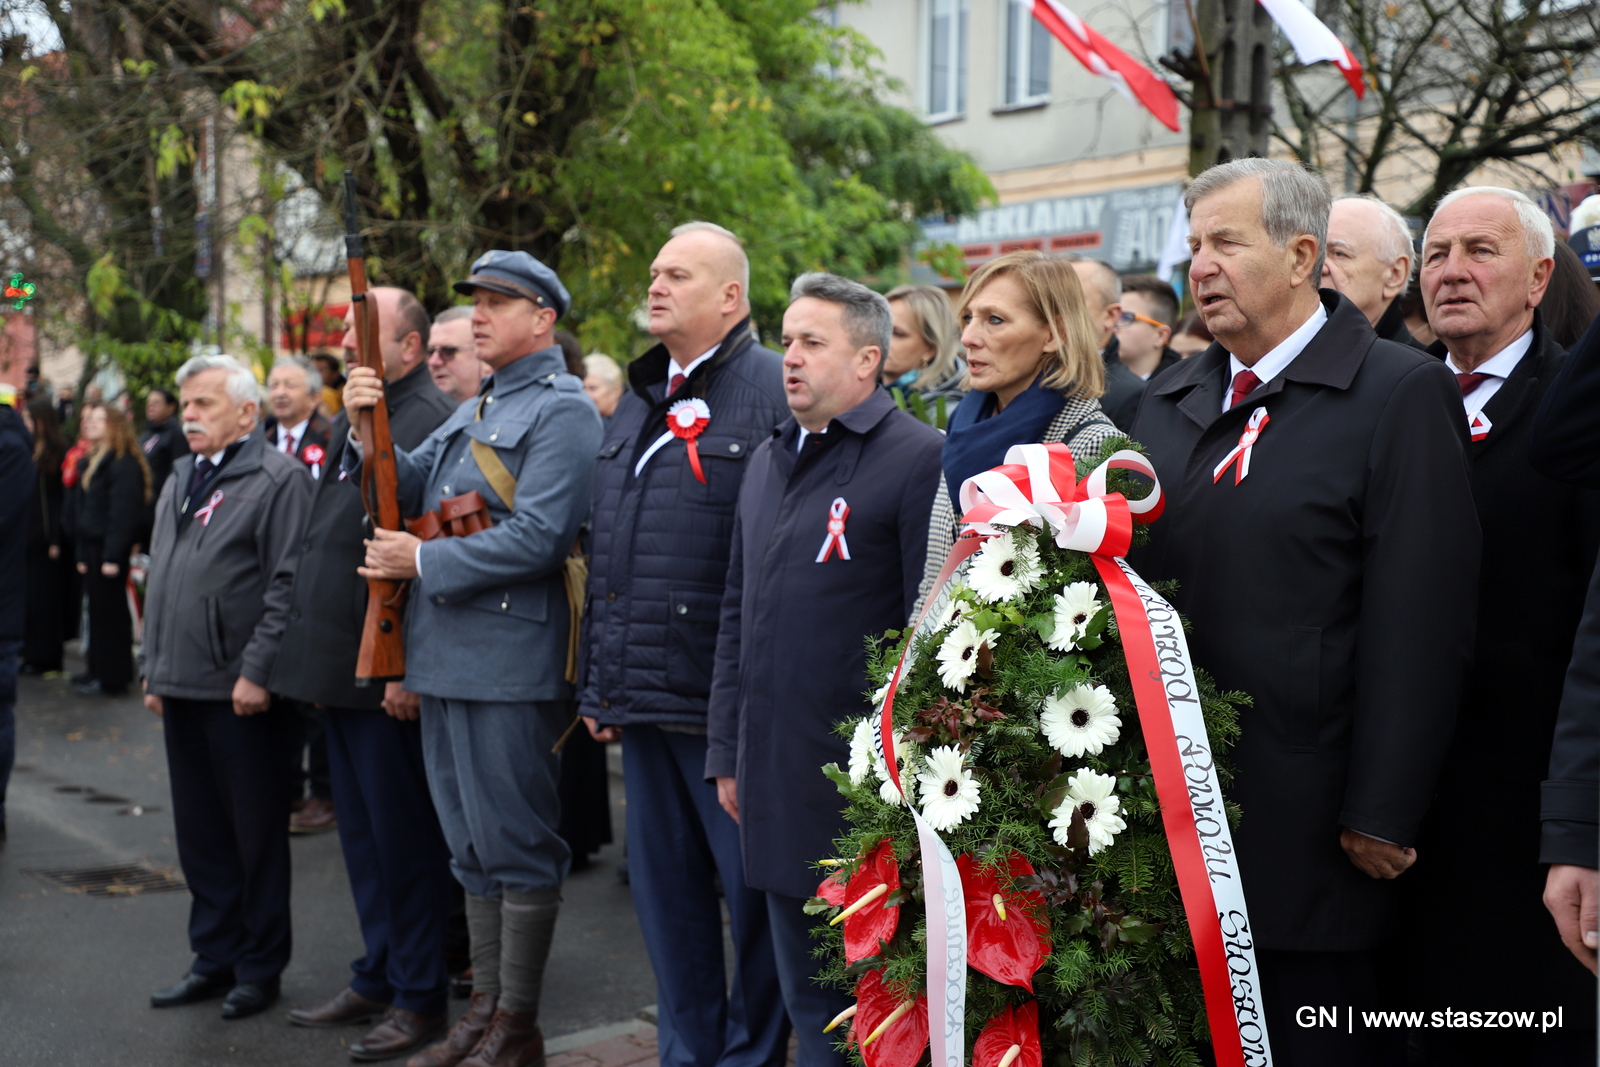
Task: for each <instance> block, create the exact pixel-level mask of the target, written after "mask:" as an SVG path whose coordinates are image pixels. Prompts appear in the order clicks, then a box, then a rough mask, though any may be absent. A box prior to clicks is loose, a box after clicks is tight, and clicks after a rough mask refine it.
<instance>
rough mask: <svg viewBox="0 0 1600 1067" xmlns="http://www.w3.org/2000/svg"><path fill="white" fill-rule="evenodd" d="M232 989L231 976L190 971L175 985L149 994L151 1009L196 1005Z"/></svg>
mask: <svg viewBox="0 0 1600 1067" xmlns="http://www.w3.org/2000/svg"><path fill="white" fill-rule="evenodd" d="M231 988H233V976H232V975H226V974H224V975H219V976H217V977H211V976H210V975H204V974H195V973H194V972H193V971H190V972H189V973H188V974H186V975H184V976H183V977H182V978H180V979H178V982H177V984H176V985H170V986H168V987H167V988H165V989H160V990H157V991H156V992H154V993H151V994H150V1006H151V1007H152V1008H176V1007H177V1006H178V1005H180V1004H198V1003H199V1002H200V1001H202V1000H210V999H211V998H212V997H220V996H222V994H224V993H226V992H227V991H228V990H229V989H231Z"/></svg>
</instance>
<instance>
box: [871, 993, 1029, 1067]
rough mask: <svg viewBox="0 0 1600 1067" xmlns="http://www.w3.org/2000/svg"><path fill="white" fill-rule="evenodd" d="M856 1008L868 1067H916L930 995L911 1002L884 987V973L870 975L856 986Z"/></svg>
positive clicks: (925, 1031) (925, 1039) (923, 1042)
mask: <svg viewBox="0 0 1600 1067" xmlns="http://www.w3.org/2000/svg"><path fill="white" fill-rule="evenodd" d="M856 1006H857V1007H856V1017H855V1020H854V1022H853V1024H852V1027H853V1029H854V1031H855V1038H856V1044H857V1046H858V1047H859V1049H860V1052H861V1059H862V1061H863V1062H864V1063H865V1064H866V1065H867V1067H916V1064H917V1061H918V1060H920V1059H921V1058H922V1053H923V1050H925V1049H926V1048H927V1047H928V994H927V993H925V992H923V993H918V994H917V998H916V1000H910V999H908V998H907V997H904V996H902V995H901V994H899V993H897V992H895V991H894V990H891V989H890V988H889V987H887V986H885V985H884V984H883V973H882V972H881V971H868V972H867V973H866V974H864V975H862V976H861V981H860V982H857V983H856ZM885 1023H888V1025H887V1026H885V1025H884V1024H885ZM1037 1028H1038V1027H1037V1023H1036V1024H1035V1029H1037ZM1038 1040H1039V1039H1038V1038H1037V1037H1035V1038H1034V1044H1035V1046H1037V1044H1038ZM1034 1067H1038V1064H1035V1065H1034Z"/></svg>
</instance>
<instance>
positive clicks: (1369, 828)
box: [1133, 159, 1478, 1067]
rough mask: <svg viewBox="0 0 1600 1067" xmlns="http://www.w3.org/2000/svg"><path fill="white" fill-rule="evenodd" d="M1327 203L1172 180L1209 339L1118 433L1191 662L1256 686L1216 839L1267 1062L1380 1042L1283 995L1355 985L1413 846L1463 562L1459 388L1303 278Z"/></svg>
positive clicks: (1444, 693) (1339, 1061)
mask: <svg viewBox="0 0 1600 1067" xmlns="http://www.w3.org/2000/svg"><path fill="white" fill-rule="evenodd" d="M1329 200H1330V197H1329V193H1328V190H1327V186H1326V184H1325V183H1324V182H1323V181H1322V179H1321V178H1319V177H1315V176H1313V175H1311V174H1308V173H1307V172H1306V171H1304V170H1302V169H1300V168H1299V167H1298V166H1297V165H1295V164H1292V163H1287V162H1279V161H1268V160H1263V159H1241V160H1235V161H1233V162H1230V163H1226V164H1223V165H1221V166H1218V167H1214V168H1212V169H1211V170H1209V171H1207V172H1206V173H1204V174H1202V175H1201V176H1200V177H1199V178H1197V179H1195V182H1194V184H1192V185H1191V186H1190V187H1189V190H1188V192H1187V194H1186V197H1185V203H1186V206H1187V207H1188V210H1189V213H1190V228H1191V234H1190V238H1189V246H1190V248H1191V249H1192V250H1193V252H1194V258H1193V261H1192V263H1191V266H1190V270H1189V278H1190V281H1191V283H1192V284H1193V287H1194V293H1195V298H1196V301H1197V303H1198V305H1199V308H1200V312H1201V315H1202V316H1203V317H1204V318H1205V322H1206V326H1207V328H1208V329H1210V330H1211V332H1212V334H1213V335H1214V336H1215V337H1216V338H1217V343H1216V344H1213V345H1212V346H1211V347H1210V348H1209V349H1207V350H1206V351H1205V352H1203V353H1201V354H1200V355H1198V356H1195V357H1193V358H1191V359H1189V360H1186V361H1185V362H1184V364H1183V365H1182V366H1180V367H1177V368H1175V369H1174V370H1172V371H1169V372H1168V373H1167V374H1164V375H1162V377H1161V378H1160V379H1159V380H1158V381H1156V382H1154V383H1152V384H1151V386H1150V392H1149V393H1148V394H1147V395H1146V397H1145V401H1144V404H1143V406H1142V407H1141V408H1140V412H1139V420H1138V423H1137V425H1136V426H1135V428H1134V438H1135V439H1136V440H1138V441H1140V442H1142V443H1143V444H1144V445H1145V446H1146V447H1147V448H1148V449H1149V452H1150V456H1151V458H1152V460H1153V461H1154V463H1155V468H1156V473H1157V475H1158V477H1159V478H1160V479H1161V484H1162V488H1163V490H1164V492H1165V493H1166V501H1167V506H1166V514H1165V517H1163V518H1162V520H1161V521H1160V522H1158V523H1156V524H1155V525H1154V526H1152V527H1151V530H1152V536H1151V541H1150V544H1149V546H1148V547H1147V549H1146V550H1145V551H1143V552H1142V553H1139V554H1138V555H1137V556H1136V558H1135V559H1134V561H1133V562H1134V565H1135V566H1136V567H1137V568H1138V570H1139V572H1140V573H1141V574H1143V575H1144V576H1145V577H1146V578H1147V579H1150V580H1174V579H1175V580H1176V581H1177V583H1178V587H1177V590H1176V592H1175V593H1174V595H1173V602H1174V603H1175V604H1176V605H1177V607H1178V608H1179V609H1180V610H1181V611H1183V612H1185V613H1186V614H1187V616H1188V618H1189V619H1190V621H1191V622H1192V623H1193V626H1194V638H1193V644H1192V647H1193V649H1194V655H1195V662H1196V663H1198V664H1200V665H1202V666H1203V667H1204V668H1205V669H1206V670H1208V671H1210V672H1212V674H1213V675H1214V676H1215V678H1216V680H1217V684H1218V685H1219V686H1220V687H1221V688H1223V689H1225V690H1233V689H1237V690H1243V691H1245V692H1247V693H1249V694H1250V695H1251V696H1252V697H1253V698H1254V701H1255V702H1254V705H1253V706H1252V707H1251V708H1250V709H1249V710H1247V711H1246V712H1245V714H1244V715H1243V716H1242V722H1241V725H1242V727H1243V732H1242V734H1241V736H1240V739H1239V743H1238V745H1237V747H1236V748H1235V749H1234V752H1233V758H1234V763H1235V766H1236V768H1237V772H1238V773H1237V778H1236V779H1235V785H1234V788H1233V799H1234V800H1236V801H1237V802H1238V803H1239V804H1240V806H1241V807H1242V809H1243V819H1242V821H1241V823H1240V825H1239V831H1238V835H1237V837H1236V838H1235V841H1236V843H1237V847H1238V849H1239V859H1240V866H1241V870H1242V872H1243V878H1244V890H1245V894H1246V898H1247V899H1248V901H1249V905H1250V918H1251V923H1252V930H1251V933H1252V934H1253V936H1254V941H1255V946H1256V949H1257V953H1258V955H1257V959H1258V962H1259V965H1260V968H1261V995H1262V1000H1263V1002H1264V1006H1265V1011H1266V1015H1267V1025H1268V1032H1269V1034H1270V1037H1271V1041H1272V1048H1273V1055H1274V1062H1275V1063H1277V1064H1279V1065H1280V1067H1305V1065H1308V1064H1314V1065H1321V1064H1327V1065H1330V1067H1333V1065H1339V1067H1350V1065H1354V1064H1365V1063H1369V1062H1382V1061H1383V1059H1384V1058H1386V1057H1388V1056H1392V1055H1393V1054H1395V1053H1396V1052H1397V1051H1398V1050H1397V1049H1396V1048H1394V1047H1392V1046H1393V1045H1394V1044H1396V1043H1397V1036H1398V1035H1396V1034H1395V1033H1393V1032H1376V1033H1374V1034H1370V1035H1369V1034H1364V1033H1363V1032H1362V1031H1360V1030H1359V1029H1358V1030H1356V1031H1355V1032H1354V1033H1347V1032H1345V1031H1339V1032H1337V1033H1336V1032H1334V1031H1332V1030H1328V1029H1304V1028H1302V1027H1300V1026H1298V1025H1296V1021H1295V1018H1294V1012H1295V1010H1296V1009H1298V1008H1300V1007H1302V1006H1304V1005H1312V1006H1317V1005H1324V1006H1331V1005H1335V1004H1338V1005H1344V1006H1346V1007H1353V1008H1354V1009H1355V1010H1356V1012H1357V1013H1359V1012H1360V1011H1361V1010H1362V1008H1363V1007H1372V1006H1374V1003H1375V999H1376V977H1375V969H1374V959H1373V954H1372V953H1373V949H1375V948H1376V947H1377V945H1378V942H1379V939H1380V933H1381V931H1382V928H1383V923H1384V917H1385V914H1384V913H1385V905H1386V902H1387V901H1388V899H1389V896H1390V890H1391V889H1392V886H1390V885H1389V884H1388V883H1387V881H1386V880H1387V879H1391V878H1394V877H1396V876H1397V875H1399V874H1401V873H1402V872H1403V871H1405V869H1406V868H1407V867H1409V866H1410V865H1411V864H1412V863H1413V862H1415V860H1416V852H1415V851H1414V850H1413V849H1412V848H1411V847H1410V846H1411V845H1412V843H1413V842H1414V840H1415V836H1416V832H1417V827H1418V825H1419V824H1420V822H1421V820H1422V816H1423V813H1424V812H1425V811H1426V809H1427V806H1428V802H1429V799H1430V797H1431V796H1432V792H1433V780H1434V777H1435V775H1436V773H1437V771H1438V767H1439V763H1440V761H1441V760H1442V759H1443V757H1444V754H1445V750H1446V748H1447V747H1448V745H1449V743H1450V731H1451V726H1452V723H1453V721H1454V718H1455V711H1456V703H1457V699H1458V696H1459V694H1460V689H1461V675H1462V671H1463V669H1464V668H1465V666H1466V661H1467V657H1468V655H1469V653H1470V652H1471V642H1472V612H1473V599H1474V593H1475V589H1474V588H1473V587H1472V585H1471V584H1470V583H1469V582H1467V581H1464V580H1463V576H1464V575H1471V574H1475V573H1476V572H1477V568H1478V521H1477V517H1476V515H1475V514H1474V513H1473V507H1472V491H1471V486H1470V485H1469V483H1468V480H1467V464H1466V454H1465V453H1466V448H1465V446H1466V433H1465V426H1464V421H1463V419H1462V417H1461V408H1460V402H1461V394H1460V391H1459V390H1458V389H1457V388H1456V385H1455V382H1454V381H1453V380H1452V379H1451V377H1450V375H1449V374H1448V372H1446V371H1445V369H1444V367H1443V366H1442V365H1440V363H1439V362H1438V361H1437V360H1433V359H1430V358H1428V357H1427V356H1425V355H1423V354H1422V353H1420V352H1417V351H1415V350H1413V349H1409V348H1405V347H1402V346H1400V345H1395V344H1391V343H1389V342H1387V341H1380V340H1378V338H1377V336H1376V335H1375V334H1374V333H1373V332H1372V326H1371V324H1370V323H1369V322H1368V321H1367V318H1366V316H1365V315H1363V314H1362V313H1361V312H1360V310H1359V309H1358V308H1357V307H1356V306H1355V305H1354V304H1352V303H1351V302H1350V301H1349V300H1347V299H1345V298H1344V297H1342V296H1340V295H1339V294H1338V293H1336V292H1333V291H1331V290H1323V291H1321V293H1320V294H1319V292H1318V290H1317V288H1316V280H1317V279H1318V278H1319V277H1320V276H1321V272H1322V271H1321V268H1322V263H1321V260H1322V248H1323V242H1324V240H1325V237H1326V232H1327V229H1326V227H1327V212H1328V204H1329ZM1441 936H1454V932H1448V933H1446V932H1441ZM1374 1046H1377V1047H1374ZM1384 1046H1388V1047H1384Z"/></svg>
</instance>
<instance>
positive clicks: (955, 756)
mask: <svg viewBox="0 0 1600 1067" xmlns="http://www.w3.org/2000/svg"><path fill="white" fill-rule="evenodd" d="M917 782H918V784H920V785H921V786H922V790H921V792H922V816H923V818H925V819H927V820H928V825H929V826H931V827H933V828H934V829H935V830H953V829H955V828H956V827H957V826H959V825H961V824H962V823H964V822H966V821H967V820H968V819H969V818H971V817H972V815H973V813H974V812H976V811H977V810H978V789H979V787H978V780H977V779H976V778H974V777H972V772H971V771H969V770H967V768H966V766H965V765H964V764H963V763H962V761H961V750H960V749H958V748H956V747H955V746H954V745H947V746H945V747H943V748H936V749H934V750H933V751H932V752H929V753H928V758H927V760H926V766H925V769H924V770H923V772H922V773H921V774H919V775H918V776H917Z"/></svg>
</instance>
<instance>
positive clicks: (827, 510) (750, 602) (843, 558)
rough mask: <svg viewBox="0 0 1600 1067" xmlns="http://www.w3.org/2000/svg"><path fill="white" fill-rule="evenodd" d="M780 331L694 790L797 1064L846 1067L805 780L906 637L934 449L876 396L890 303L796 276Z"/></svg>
mask: <svg viewBox="0 0 1600 1067" xmlns="http://www.w3.org/2000/svg"><path fill="white" fill-rule="evenodd" d="M791 297H792V301H793V302H792V303H791V304H790V305H789V309H788V311H786V312H785V313H784V316H783V340H784V346H785V349H786V351H785V354H784V360H783V367H784V389H785V392H786V393H787V396H788V403H789V409H790V410H791V411H792V412H793V413H794V418H792V419H787V420H785V421H784V423H783V425H782V426H780V427H779V428H778V429H777V430H776V431H775V432H774V433H773V435H772V436H771V437H769V438H768V439H767V440H766V441H764V442H762V444H761V446H760V447H759V448H758V449H756V452H755V455H753V456H751V457H750V470H749V471H748V472H747V473H746V475H745V480H744V487H743V489H742V490H741V491H740V494H739V508H738V512H737V517H736V519H735V523H734V528H733V553H732V557H731V560H730V562H729V566H728V586H727V593H726V595H725V596H724V597H723V601H722V624H721V629H720V631H719V632H718V635H717V658H716V673H715V675H714V677H713V679H712V683H711V700H710V706H709V708H708V711H707V726H708V728H709V735H710V736H709V738H708V742H709V743H708V751H707V755H706V765H705V776H706V777H707V778H708V779H715V780H716V783H717V794H718V797H719V799H720V800H721V802H722V806H723V807H724V808H725V809H726V810H727V812H728V814H729V815H731V816H733V817H734V818H735V819H737V820H738V821H739V831H740V839H741V843H742V844H743V847H744V876H745V881H746V882H747V883H748V884H749V885H750V886H751V887H752V888H754V889H758V890H761V891H763V892H764V893H765V894H766V897H767V913H768V915H769V917H770V920H771V923H772V936H773V944H774V948H775V949H776V954H777V961H778V973H779V976H780V978H781V979H782V983H783V999H784V1003H785V1005H786V1006H787V1008H788V1011H789V1020H790V1021H791V1022H792V1023H793V1024H794V1029H795V1035H796V1037H797V1038H798V1040H799V1067H824V1065H836V1067H843V1064H844V1062H845V1060H844V1057H843V1056H842V1055H840V1054H839V1053H838V1052H837V1051H836V1050H835V1049H834V1047H833V1040H832V1038H830V1037H828V1036H827V1035H825V1034H824V1033H823V1027H825V1026H826V1025H827V1024H828V1021H829V1020H830V1019H832V1018H833V1017H834V1016H835V1015H836V1014H838V1013H839V1011H841V1010H842V1009H844V1008H845V1007H846V1006H847V1005H848V1004H849V1003H850V998H849V997H848V996H847V995H846V994H845V993H844V992H843V991H841V990H838V989H834V988H831V987H824V986H820V985H818V984H817V983H816V981H815V978H816V974H817V971H818V969H819V967H820V966H821V964H820V962H819V961H818V960H817V959H815V958H814V957H813V956H812V950H813V948H814V947H815V942H814V940H813V938H812V931H811V927H812V922H813V921H812V918H811V916H808V915H806V914H805V913H804V912H803V911H802V908H803V907H804V905H805V902H806V899H807V898H808V897H810V896H812V895H813V894H815V892H816V889H817V883H818V882H819V881H820V879H819V878H818V877H817V873H816V871H815V870H814V869H813V868H812V866H811V865H812V864H813V863H814V862H815V861H816V860H817V859H818V858H819V857H822V856H826V855H828V854H829V852H830V850H831V849H832V847H833V839H834V838H835V837H837V836H838V835H839V834H840V833H841V832H842V831H843V829H844V817H843V816H842V815H841V814H840V812H839V794H838V792H837V790H835V789H834V787H833V784H832V783H831V782H829V781H828V780H827V778H825V777H824V776H823V775H822V774H820V773H819V772H818V770H817V768H819V767H821V766H823V765H824V764H827V763H830V762H839V763H842V762H844V761H845V760H847V759H848V756H849V751H848V750H849V746H848V745H847V744H846V743H845V742H844V741H843V740H842V739H840V738H839V737H838V735H836V734H835V733H834V726H835V725H836V724H837V723H838V722H839V721H840V720H841V719H844V718H847V717H850V716H855V717H860V716H862V715H866V714H868V713H869V712H870V711H871V709H872V706H871V704H870V703H868V701H867V698H866V693H867V691H868V689H869V688H870V687H869V686H868V684H867V672H866V653H865V651H864V645H865V639H866V638H867V637H868V636H869V635H874V636H875V635H878V634H881V633H883V632H884V631H885V630H889V629H898V628H900V627H903V626H904V625H905V624H906V620H907V619H908V618H909V617H910V615H911V609H912V607H913V606H914V605H915V604H916V600H917V591H918V587H919V585H920V584H921V580H922V565H923V561H924V558H925V557H926V555H927V543H928V520H929V512H930V508H929V501H931V500H932V499H933V497H934V492H935V490H936V489H937V488H938V485H939V478H940V462H939V460H940V452H941V449H942V447H943V441H944V438H943V436H942V435H941V434H940V433H939V431H937V430H935V429H933V428H932V427H930V426H928V425H927V424H926V423H923V422H920V421H918V420H917V419H915V418H913V417H912V416H910V415H908V414H906V413H905V412H903V411H900V410H899V409H898V408H896V407H895V404H894V401H893V400H891V399H890V397H889V394H888V393H887V392H885V391H884V390H883V389H881V388H879V387H878V385H877V382H878V371H879V369H880V367H881V364H882V358H883V353H885V352H887V351H888V350H889V335H890V333H891V330H892V328H893V318H892V316H891V315H890V312H889V304H888V301H886V300H884V298H883V297H881V296H879V295H878V294H876V293H874V292H872V291H871V290H869V289H867V288H866V287H864V286H862V285H858V284H857V283H855V282H852V281H847V280H845V279H843V278H838V277H835V276H833V275H831V274H803V275H801V276H800V277H799V278H798V279H797V280H796V281H795V283H794V286H793V288H792V290H791Z"/></svg>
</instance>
